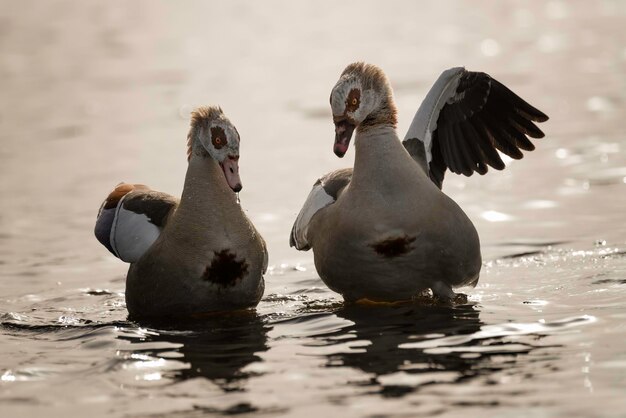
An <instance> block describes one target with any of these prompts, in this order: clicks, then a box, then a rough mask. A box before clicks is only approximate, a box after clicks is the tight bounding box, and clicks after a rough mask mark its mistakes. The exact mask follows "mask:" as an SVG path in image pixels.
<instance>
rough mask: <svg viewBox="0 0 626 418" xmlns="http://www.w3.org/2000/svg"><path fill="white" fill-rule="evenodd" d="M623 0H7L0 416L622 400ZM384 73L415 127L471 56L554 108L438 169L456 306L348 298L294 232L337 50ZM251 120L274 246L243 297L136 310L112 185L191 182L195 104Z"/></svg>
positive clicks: (625, 287)
mask: <svg viewBox="0 0 626 418" xmlns="http://www.w3.org/2000/svg"><path fill="white" fill-rule="evenodd" d="M625 28H626V2H623V1H621V0H597V1H582V0H580V1H559V0H552V1H521V0H507V1H499V2H489V1H461V0H456V1H421V2H409V1H391V2H380V1H358V2H357V1H350V2H341V3H338V2H332V1H310V2H280V1H265V2H242V1H228V2H227V1H223V2H199V1H198V2H182V3H181V2H149V1H136V2H117V1H96V2H79V1H56V0H55V1H47V2H35V1H30V0H29V1H22V2H19V3H16V2H8V1H4V2H1V3H0V51H1V53H0V91H1V94H0V145H1V146H0V195H1V196H2V197H1V198H0V277H1V279H0V300H1V304H0V319H1V325H0V335H1V337H0V415H1V416H3V417H4V416H6V417H18V416H20V417H21V416H41V415H42V414H45V415H46V416H48V417H57V416H59V417H61V416H62V417H65V416H92V417H97V416H124V417H166V416H167V417H176V416H181V417H183V416H184V417H189V416H203V415H207V414H208V415H210V414H214V415H235V414H241V415H244V416H245V415H253V416H254V415H265V416H320V415H322V414H328V415H329V416H378V417H382V416H407V417H408V416H433V415H437V416H568V417H572V416H579V417H589V416H612V417H619V416H624V414H625V412H624V411H625V410H626V397H625V396H624V394H625V393H626V338H625V337H626V325H624V324H625V323H626V307H625V301H626V210H625V208H626V123H625V122H624V120H625V117H626V29H625ZM355 60H365V61H368V62H371V63H374V64H377V65H379V66H381V67H382V68H383V69H384V70H385V71H386V73H387V74H388V76H389V77H390V79H391V82H392V86H393V88H394V92H395V97H396V100H397V103H398V107H399V110H400V124H399V131H400V135H401V136H402V135H403V134H404V132H405V131H406V129H407V127H408V125H409V123H410V121H411V118H412V117H413V114H414V112H415V110H416V109H417V107H418V105H419V103H420V102H421V100H422V98H423V97H424V96H425V94H426V92H427V91H428V89H429V88H430V86H431V84H432V83H433V82H434V80H435V79H436V77H437V76H438V75H439V73H440V72H441V71H442V70H444V69H446V68H449V67H452V66H459V65H464V66H466V67H467V68H468V69H471V70H477V71H485V72H487V73H489V74H491V75H492V76H494V77H495V78H497V79H498V80H500V81H502V82H503V83H505V84H506V85H508V86H509V87H511V88H512V89H513V90H514V91H516V92H517V93H519V94H520V95H521V96H522V97H524V98H526V99H527V100H528V101H530V102H531V103H532V104H534V105H535V106H537V107H538V108H539V109H541V110H543V111H544V112H546V113H547V114H548V115H549V116H550V117H551V119H550V121H549V122H548V123H547V124H545V125H543V126H542V129H543V130H544V131H545V132H546V134H547V136H546V138H545V139H542V140H538V141H536V145H537V150H536V151H534V152H533V153H530V154H527V155H526V157H525V158H524V159H523V160H521V161H514V162H510V163H509V164H508V167H507V169H506V170H505V171H503V172H490V173H489V174H488V175H487V176H484V177H480V176H475V177H472V178H470V179H467V178H462V177H457V176H454V175H450V174H449V175H448V176H447V178H446V182H445V183H444V191H445V192H446V193H448V194H449V195H450V196H452V197H453V198H454V199H455V200H456V201H457V202H458V203H459V204H460V205H461V207H463V208H464V209H465V211H466V212H467V213H468V215H469V216H470V217H471V218H472V220H473V221H474V223H475V224H476V226H477V229H478V231H479V233H480V235H481V241H482V244H483V258H484V260H485V261H484V266H483V272H482V275H481V281H480V283H479V285H478V287H476V288H475V289H465V292H466V293H467V294H468V295H469V300H468V303H467V304H464V305H460V306H456V307H453V308H450V307H442V306H434V305H430V304H428V303H426V302H425V303H424V304H422V305H416V306H402V307H386V308H366V307H350V306H343V305H342V303H341V299H340V297H338V295H336V294H334V293H332V292H331V291H329V290H328V289H327V288H326V287H325V286H324V285H323V283H322V282H321V281H320V280H319V278H318V276H317V274H316V273H315V269H314V267H313V264H312V254H311V253H301V252H297V251H295V250H293V249H290V248H289V246H288V234H289V230H290V228H291V225H292V222H293V219H294V218H295V215H296V214H297V212H298V210H299V208H300V205H301V204H302V202H303V201H304V199H305V197H306V195H307V194H308V192H309V190H310V186H311V185H312V183H313V182H314V181H315V180H316V179H317V177H318V176H319V175H321V174H322V173H325V172H327V171H329V170H331V169H334V168H339V167H344V166H348V165H350V164H351V163H352V159H353V156H354V154H353V152H352V151H350V152H349V154H348V155H347V156H346V158H345V159H343V160H339V159H337V158H336V157H335V156H334V154H333V153H332V143H333V139H334V133H333V126H332V123H331V119H330V110H329V106H328V97H329V94H330V89H331V88H332V86H333V85H334V83H335V82H336V80H337V78H338V76H339V74H340V72H341V71H342V69H343V68H344V67H345V65H347V64H348V63H350V62H352V61H355ZM201 104H220V105H221V106H222V107H223V109H224V111H225V112H226V114H227V115H228V116H229V117H230V119H231V120H232V121H233V122H234V124H235V125H236V126H237V129H238V130H239V132H240V134H241V137H242V145H241V155H242V156H241V162H240V166H241V177H242V180H243V184H244V189H243V191H242V192H241V194H240V197H241V201H242V205H243V207H244V208H245V210H246V211H247V213H248V215H249V216H250V217H251V218H252V220H253V221H254V222H255V224H256V225H257V227H258V229H259V230H260V232H261V233H262V234H263V235H264V237H265V239H266V240H267V242H268V245H269V250H270V264H271V267H270V270H269V273H268V275H267V276H266V282H267V287H266V294H265V297H264V299H263V300H262V302H261V303H260V305H259V307H258V308H257V309H256V311H252V312H247V313H239V314H233V315H227V316H215V317H211V318H207V319H206V320H204V321H202V322H201V323H196V324H191V323H190V324H185V325H184V326H180V325H179V326H178V327H175V328H167V327H162V326H161V327H156V326H154V327H152V326H148V325H145V324H141V325H139V324H135V323H132V322H129V321H127V320H126V309H125V306H124V296H123V292H124V280H125V273H126V269H127V266H126V265H125V264H123V263H122V262H120V261H119V260H117V259H115V258H114V257H113V256H111V255H110V254H109V253H108V252H107V251H106V250H105V249H104V248H103V247H101V246H100V244H98V243H97V241H96V240H95V238H94V237H93V233H92V229H93V224H94V221H95V215H96V212H97V209H98V206H99V204H100V202H101V201H102V199H103V198H104V197H105V196H106V194H107V193H108V191H109V190H110V189H111V188H112V187H113V186H114V185H115V184H117V183H118V182H120V181H128V182H134V183H145V184H148V185H150V186H151V187H153V188H155V189H158V190H162V191H166V192H169V193H172V194H175V195H179V194H180V191H181V189H182V184H183V179H184V174H185V170H186V159H185V140H186V133H187V129H188V124H189V122H188V116H189V112H190V110H191V109H192V108H193V107H195V106H197V105H201Z"/></svg>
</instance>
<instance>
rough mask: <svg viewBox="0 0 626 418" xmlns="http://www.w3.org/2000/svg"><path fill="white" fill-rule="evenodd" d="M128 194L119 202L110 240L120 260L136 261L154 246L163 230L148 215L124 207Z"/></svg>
mask: <svg viewBox="0 0 626 418" xmlns="http://www.w3.org/2000/svg"><path fill="white" fill-rule="evenodd" d="M126 196H128V194H126V195H124V196H123V197H122V198H121V199H120V201H119V203H118V204H117V208H116V211H115V218H114V219H113V225H112V226H111V235H110V239H111V240H110V242H111V248H113V251H114V252H115V254H116V255H117V257H118V258H119V259H120V260H122V261H125V262H127V263H134V262H135V261H137V260H139V258H141V256H142V255H143V254H144V253H145V252H146V251H147V250H148V248H150V246H152V244H153V243H154V241H156V239H157V238H158V237H159V235H160V233H161V230H160V229H159V227H157V226H156V225H154V224H153V223H152V222H150V218H148V217H147V216H146V215H144V214H140V213H135V212H132V211H130V210H126V209H124V199H125V198H126Z"/></svg>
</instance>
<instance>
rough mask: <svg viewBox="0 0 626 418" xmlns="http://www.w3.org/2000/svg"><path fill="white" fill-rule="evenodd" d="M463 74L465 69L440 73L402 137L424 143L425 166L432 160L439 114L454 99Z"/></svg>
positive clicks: (457, 68)
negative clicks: (433, 140)
mask: <svg viewBox="0 0 626 418" xmlns="http://www.w3.org/2000/svg"><path fill="white" fill-rule="evenodd" d="M464 72H465V68H463V67H456V68H450V69H449V70H446V71H444V72H443V73H441V75H440V76H439V78H438V79H437V81H435V84H433V86H432V87H431V88H430V91H429V92H428V94H427V95H426V97H425V98H424V101H423V102H422V104H421V105H420V107H419V109H418V110H417V113H416V114H415V117H413V122H411V126H410V127H409V130H408V131H407V133H406V136H405V137H404V140H405V141H406V140H407V139H411V138H418V139H419V140H420V141H422V142H423V143H424V150H425V151H426V162H427V164H430V162H431V161H432V159H433V156H432V152H431V150H432V139H433V132H434V131H435V129H437V119H439V112H440V111H441V109H442V108H443V107H444V106H445V104H446V102H448V100H451V99H453V98H454V96H455V94H456V89H457V87H458V86H459V81H460V80H461V76H462V75H463V73H464Z"/></svg>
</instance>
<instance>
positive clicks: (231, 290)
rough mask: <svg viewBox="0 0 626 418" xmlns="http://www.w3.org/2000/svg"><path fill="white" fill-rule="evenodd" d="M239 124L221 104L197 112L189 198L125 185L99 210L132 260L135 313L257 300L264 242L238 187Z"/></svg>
mask: <svg viewBox="0 0 626 418" xmlns="http://www.w3.org/2000/svg"><path fill="white" fill-rule="evenodd" d="M239 142H240V137H239V133H238V132H237V129H236V128H235V127H234V125H233V124H232V123H231V122H230V121H229V120H228V118H226V116H225V115H224V113H223V112H222V109H220V108H219V107H200V108H198V109H196V110H195V111H194V112H193V113H192V118H191V129H190V131H189V135H188V138H187V159H188V164H189V165H188V168H187V175H186V176H185V184H184V188H183V193H182V197H181V198H180V199H177V198H175V197H173V196H170V195H168V194H166V193H162V192H157V191H154V190H151V189H150V188H148V187H147V186H144V185H140V184H127V183H121V184H119V185H117V187H116V188H115V189H114V190H113V191H112V192H111V193H110V194H109V196H108V197H107V198H106V199H105V201H104V203H103V204H102V205H101V207H100V211H99V212H98V218H97V221H96V226H95V235H96V238H97V239H98V240H99V241H100V242H101V243H102V244H103V245H104V246H105V247H106V248H107V249H108V250H109V251H111V252H112V253H113V254H114V255H115V256H116V257H118V258H120V259H121V260H123V261H125V262H128V263H131V264H130V268H129V270H128V275H127V277H126V306H127V308H128V312H129V314H130V317H131V318H133V319H135V318H152V317H169V316H172V317H179V316H186V315H191V314H201V313H206V312H213V311H221V310H232V309H242V308H247V307H252V306H256V305H257V303H258V302H259V300H260V299H261V296H262V295H263V290H264V287H265V282H264V279H263V274H264V273H265V271H266V269H267V250H266V246H265V241H264V240H263V238H262V237H261V236H260V235H259V233H258V232H257V230H256V229H255V227H254V225H252V223H251V222H250V220H249V219H248V217H247V216H246V215H245V214H244V212H243V210H242V209H241V206H240V204H239V200H238V197H237V195H236V192H239V190H241V180H240V178H239V165H238V161H239Z"/></svg>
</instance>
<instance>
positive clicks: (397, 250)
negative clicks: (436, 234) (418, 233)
mask: <svg viewBox="0 0 626 418" xmlns="http://www.w3.org/2000/svg"><path fill="white" fill-rule="evenodd" d="M413 241H415V237H409V236H408V235H405V236H403V237H398V238H387V239H386V240H384V241H379V242H377V243H375V244H371V245H370V246H371V247H372V248H373V249H374V251H376V252H377V253H378V254H380V255H382V256H383V257H386V258H393V257H397V256H399V255H402V254H406V253H408V252H409V251H411V250H412V249H413V246H411V243H412V242H413Z"/></svg>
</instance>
